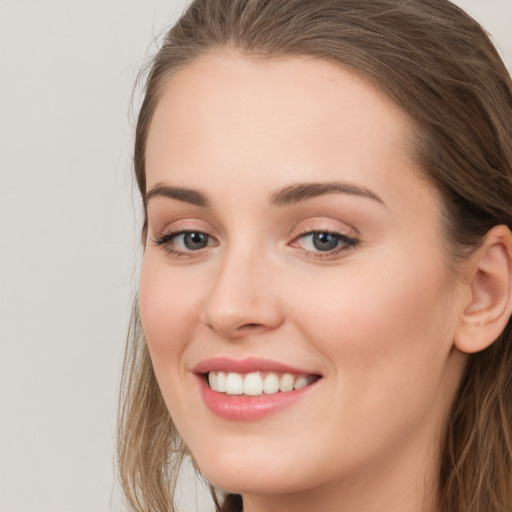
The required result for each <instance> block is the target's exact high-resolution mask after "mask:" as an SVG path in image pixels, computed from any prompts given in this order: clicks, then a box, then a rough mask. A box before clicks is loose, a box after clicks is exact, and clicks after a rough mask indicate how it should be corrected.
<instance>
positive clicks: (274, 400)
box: [193, 358, 318, 421]
mask: <svg viewBox="0 0 512 512" xmlns="http://www.w3.org/2000/svg"><path fill="white" fill-rule="evenodd" d="M193 371H194V373H196V374H197V377H198V381H199V386H200V389H201V395H202V397H203V400H204V402H205V404H206V406H207V407H208V409H210V411H212V412H213V413H214V414H216V415H217V416H220V417H221V418H224V419H228V420H235V421H255V420H259V419H262V418H264V417H265V416H268V415H270V414H273V413H276V412H278V411H280V410H282V409H284V408H286V407H288V406H290V405H292V404H293V403H295V402H296V401H297V400H299V399H300V398H302V397H304V396H306V395H307V393H308V392H309V391H310V390H311V389H312V388H313V387H314V386H315V385H316V384H317V382H318V381H315V382H313V383H312V384H310V385H308V386H306V387H304V388H301V389H296V390H293V391H289V392H286V393H281V392H278V393H273V394H270V395H265V394H263V395H260V396H247V395H228V394H226V393H219V392H217V391H213V390H212V389H211V388H210V386H209V385H208V383H207V382H206V378H205V376H204V374H206V373H208V372H210V371H223V372H236V373H242V374H245V373H250V372H257V371H259V372H282V373H292V374H296V375H314V374H313V373H311V372H308V371H305V370H301V369H299V368H293V367H291V366H288V365H284V364H281V363H277V362H275V361H269V360H266V359H256V358H248V359H244V360H242V361H236V360H233V359H228V358H214V359H207V360H205V361H202V362H201V363H199V364H198V365H197V366H196V367H195V368H194V369H193Z"/></svg>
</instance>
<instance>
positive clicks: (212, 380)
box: [208, 372, 218, 391]
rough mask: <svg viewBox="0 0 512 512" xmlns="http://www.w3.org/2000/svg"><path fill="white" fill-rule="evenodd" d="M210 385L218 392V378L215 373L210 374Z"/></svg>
mask: <svg viewBox="0 0 512 512" xmlns="http://www.w3.org/2000/svg"><path fill="white" fill-rule="evenodd" d="M208 384H210V387H211V388H212V389H213V391H218V390H217V376H216V375H215V373H214V372H210V373H209V374H208Z"/></svg>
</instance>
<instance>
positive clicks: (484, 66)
mask: <svg viewBox="0 0 512 512" xmlns="http://www.w3.org/2000/svg"><path fill="white" fill-rule="evenodd" d="M223 50H224V51H225V50H229V51H236V52H238V53H240V54H243V55H246V56H248V57H249V58H260V59H261V58H272V57H276V56H294V55H298V56H312V57H316V58H319V59H324V60H329V61H331V62H334V63H338V64H339V65H340V66H342V67H344V68H346V69H349V70H352V71H353V72H355V73H357V74H358V75H359V76H362V77H364V78H365V79H366V80H367V81H368V82H370V83H371V84H372V85H373V86H374V87H375V88H377V89H378V90H379V91H381V92H383V93H384V94H385V95H387V96H388V97H389V98H390V99H391V100H392V101H394V102H395V103H396V104H397V105H398V106H400V107H401V108H402V109H403V111H404V112H406V113H407V114H408V115H409V117H410V118H411V119H412V120H413V122H414V123H415V125H416V127H417V133H416V135H415V148H416V155H415V157H416V160H417V163H418V164H419V166H420V168H421V169H422V170H423V171H424V174H425V176H426V177H427V178H428V179H430V180H431V182H432V183H433V184H434V185H435V186H436V187H437V189H438V190H439V191H440V193H441V197H442V198H443V205H442V206H443V210H444V211H443V213H444V235H445V238H446V244H445V245H446V247H447V253H448V258H449V261H450V262H451V264H452V268H453V269H454V271H455V272H456V269H457V262H458V261H459V260H460V259H463V258H464V257H466V256H467V255H468V253H470V252H471V250H472V249H474V248H475V247H476V246H478V244H479V243H481V241H482V239H483V237H484V236H485V234H486V233H487V232H488V231H489V230H490V229H491V228H492V227H493V226H495V225H498V224H505V225H507V226H509V227H511V228H512V179H511V178H512V83H511V80H510V75H509V73H508V72H507V70H506V68H505V66H504V64H503V62H502V61H501V59H500V57H499V56H498V54H497V52H496V50H495V48H494V46H493V45H492V43H491V41H490V39H489V37H488V36H487V35H486V33H485V31H484V30H483V29H482V27H481V26H480V25H479V24H478V23H477V22H476V21H474V20H473V19H472V18H471V17H469V16H468V15H467V14H465V13H464V12H463V11H462V10H461V9H459V8H458V7H456V6H455V5H453V4H452V3H450V2H449V1H448V0H196V1H194V2H193V3H192V4H191V5H190V7H189V8H188V9H187V11H186V12H185V13H184V14H183V16H182V17H181V18H180V19H179V21H178V22H177V23H176V24H175V25H174V26H173V27H172V28H171V29H170V30H169V32H168V33H167V34H166V36H165V39H164V41H163V44H162V46H161V49H160V50H159V52H158V53H157V54H156V56H155V57H154V58H153V60H152V62H151V65H150V67H149V68H148V72H147V74H146V75H145V78H146V79H145V96H144V100H143V103H142V107H141V109H140V114H139V117H138V124H137V129H136V141H135V151H134V165H135V175H136V179H137V184H138V187H139V189H140V192H141V194H142V197H143V198H144V193H145V190H146V183H145V146H146V139H147V134H148V128H149V125H150V122H151V119H152V116H153V113H154V111H155V107H156V105H157V103H158V101H159V98H160V95H161V92H162V90H163V88H164V86H165V84H166V82H167V80H168V79H169V77H170V76H171V75H172V74H173V73H176V72H177V71H179V70H180V69H181V68H183V67H184V66H186V65H187V64H189V63H190V62H192V61H193V60H194V59H196V58H197V57H198V56H200V55H202V54H205V53H207V52H211V51H223ZM143 201H144V199H143ZM144 209H145V204H144ZM146 229H147V221H146V220H144V225H143V228H142V240H143V243H144V240H145V237H146ZM118 453H119V467H120V475H121V480H122V485H123V488H124V491H125V494H126V496H127V499H128V501H129V503H130V505H131V508H132V510H134V511H141V512H142V511H144V512H149V511H151V512H164V511H165V512H169V511H172V510H174V505H173V498H172V496H173V489H174V485H175V482H176V475H177V471H178V468H179V463H180V461H181V459H182V458H183V455H184V454H186V447H185V446H184V445H183V442H182V441H181V439H180V437H179V434H178V433H177V431H176V429H175V427H174V425H173V423H172V420H171V418H170V417H169V414H168V412H167V410H166V407H165V404H164V402H163V399H162V397H161V394H160V391H159V389H158V385H157V383H156V379H155V376H154V373H153V370H152V367H151V362H150V358H149V353H148V350H147V347H146V343H145V340H144V333H143V330H142V327H141V323H140V319H139V313H138V305H137V301H135V305H134V310H133V316H132V324H131V329H130V334H129V339H128V344H127V349H126V357H125V365H124V376H123V384H122V392H121V404H120V414H119V442H118ZM440 485H441V489H440V492H441V503H440V510H442V511H443V512H505V511H507V512H510V511H511V510H512V327H511V322H509V325H508V326H507V328H506V329H505V331H504V332H503V333H502V334H501V336H500V337H499V339H498V340H496V342H495V343H494V344H493V345H491V347H489V348H488V349H486V350H485V351H482V352H480V353H477V354H473V355H471V356H470V359H469V363H468V366H467V368H466V372H465V375H464V377H463V379H462V382H461V384H460V388H459V390H458V394H457V396H456V399H455V401H454V404H453V407H452V410H451V412H450V416H449V419H448V421H447V424H446V426H445V435H444V440H443V445H442V446H441V447H440ZM216 507H217V510H220V509H221V507H220V505H219V503H217V502H216ZM240 507H241V499H240V497H237V496H233V495H231V496H229V497H228V499H227V500H226V501H225V503H224V507H223V510H236V509H239V508H240Z"/></svg>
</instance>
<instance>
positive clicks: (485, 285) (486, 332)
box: [454, 226, 512, 353]
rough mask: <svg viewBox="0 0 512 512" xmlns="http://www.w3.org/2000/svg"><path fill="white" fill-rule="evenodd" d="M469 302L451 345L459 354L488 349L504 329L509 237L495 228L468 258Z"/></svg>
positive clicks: (511, 292) (509, 291)
mask: <svg viewBox="0 0 512 512" xmlns="http://www.w3.org/2000/svg"><path fill="white" fill-rule="evenodd" d="M470 259H471V260H472V264H471V265H470V266H469V268H470V270H469V271H468V272H469V275H468V285H469V287H470V294H469V297H470V298H469V302H468V303H467V304H466V305H465V309H464V311H463V314H462V318H461V322H460V324H459V326H458V328H457V331H456V334H455V339H454V343H455V346H456V347H457V348H458V349H459V350H460V351H462V352H466V353H473V352H479V351H481V350H484V349H486V348H487V347H489V346H490V345H491V344H492V343H493V342H494V341H495V340H496V339H497V338H498V337H499V335H500V334H501V333H502V331H503V330H504V329H505V327H506V325H507V323H508V321H509V318H510V315H511V313H512V233H511V232H510V230H509V229H508V228H507V227H506V226H496V227H494V228H493V229H491V230H490V231H489V233H487V236H486V238H485V242H484V243H483V245H482V247H480V248H479V249H478V251H476V253H475V254H473V255H472V256H471V258H470Z"/></svg>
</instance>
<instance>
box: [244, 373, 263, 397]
mask: <svg viewBox="0 0 512 512" xmlns="http://www.w3.org/2000/svg"><path fill="white" fill-rule="evenodd" d="M262 393H263V380H262V379H261V377H260V374H259V373H248V374H247V375H246V376H245V379H244V395H251V396H257V395H261V394H262Z"/></svg>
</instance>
